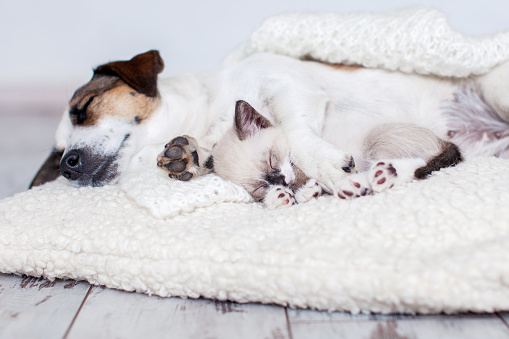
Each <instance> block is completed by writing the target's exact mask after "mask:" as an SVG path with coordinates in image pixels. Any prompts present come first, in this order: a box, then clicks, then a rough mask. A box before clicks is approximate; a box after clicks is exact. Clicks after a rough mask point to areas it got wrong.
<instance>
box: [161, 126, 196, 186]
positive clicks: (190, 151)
mask: <svg viewBox="0 0 509 339" xmlns="http://www.w3.org/2000/svg"><path fill="white" fill-rule="evenodd" d="M198 147H199V146H198V143H197V142H196V140H195V139H194V138H192V137H190V136H187V135H184V136H179V137H176V138H174V139H173V140H171V141H170V142H169V143H167V144H166V145H165V146H164V150H163V151H162V152H161V153H159V155H158V156H157V166H159V167H160V168H161V169H163V170H164V171H166V172H167V173H168V175H169V177H170V178H173V179H177V180H180V181H189V180H191V179H192V178H193V177H194V176H195V175H197V174H198V172H199V170H200V165H199V157H198V152H197V149H198Z"/></svg>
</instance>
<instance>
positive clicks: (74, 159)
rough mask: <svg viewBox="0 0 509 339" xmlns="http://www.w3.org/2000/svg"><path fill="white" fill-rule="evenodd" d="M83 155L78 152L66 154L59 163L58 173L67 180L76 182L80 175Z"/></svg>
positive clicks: (73, 151)
mask: <svg viewBox="0 0 509 339" xmlns="http://www.w3.org/2000/svg"><path fill="white" fill-rule="evenodd" d="M82 158H83V154H81V152H79V151H78V150H71V151H69V152H67V154H66V155H64V157H63V158H62V161H61V162H60V173H62V175H63V176H64V178H66V179H68V180H78V179H79V178H80V176H81V174H82Z"/></svg>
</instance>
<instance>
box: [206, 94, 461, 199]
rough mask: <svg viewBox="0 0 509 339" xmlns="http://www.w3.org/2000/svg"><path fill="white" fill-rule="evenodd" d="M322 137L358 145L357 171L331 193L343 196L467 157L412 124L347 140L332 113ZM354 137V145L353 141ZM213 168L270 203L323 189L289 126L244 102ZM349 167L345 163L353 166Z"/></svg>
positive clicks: (218, 147) (383, 127)
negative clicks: (292, 142) (297, 158)
mask: <svg viewBox="0 0 509 339" xmlns="http://www.w3.org/2000/svg"><path fill="white" fill-rule="evenodd" d="M326 119H327V121H326V122H325V126H326V128H325V129H324V131H323V133H322V135H321V137H322V138H323V139H324V140H325V141H327V142H329V143H330V144H332V145H334V146H336V147H337V148H339V149H346V148H347V147H353V148H354V149H357V150H358V151H356V152H355V151H354V152H353V154H354V157H355V163H354V159H353V158H352V160H351V164H350V166H349V168H351V169H352V171H351V172H352V173H351V174H350V175H349V176H347V177H346V178H345V179H343V180H341V181H340V182H339V184H338V185H337V186H336V187H335V190H334V192H330V193H332V194H334V195H336V196H337V197H339V198H341V199H353V198H357V197H360V196H364V195H368V194H373V193H379V192H383V191H385V190H387V189H390V188H392V187H393V186H395V185H398V184H401V183H405V182H409V181H411V180H414V179H424V178H426V177H427V176H428V175H429V174H431V172H433V171H437V170H439V169H441V168H444V167H448V166H454V165H455V164H457V163H459V162H460V161H462V156H461V153H460V151H459V149H458V147H457V146H456V145H455V144H453V143H451V142H448V141H445V140H442V139H440V138H438V137H437V136H436V135H435V134H434V133H433V132H431V131H430V130H428V129H426V128H423V127H420V126H417V125H414V124H408V123H386V124H381V125H378V126H376V127H374V128H371V129H370V130H367V131H362V129H359V135H360V136H362V137H360V138H358V141H355V140H349V142H348V145H344V144H343V142H341V138H339V136H340V135H341V134H342V133H343V132H344V131H343V130H342V129H344V128H345V127H344V126H343V124H342V123H341V121H340V120H338V119H335V118H334V117H327V118H326ZM352 142H354V144H352ZM212 155H213V159H214V171H215V172H216V174H218V175H219V176H220V177H222V178H224V179H227V180H230V181H232V182H234V183H236V184H239V185H241V186H243V187H244V188H245V189H246V190H247V191H248V192H249V193H250V194H251V196H252V197H253V198H254V199H255V200H256V201H263V203H264V204H265V205H266V206H267V207H269V208H279V207H287V206H291V205H293V204H296V203H305V202H307V201H309V200H311V199H313V198H315V197H318V196H319V195H321V194H322V193H323V190H322V187H320V186H319V185H318V183H317V180H316V179H319V178H309V177H308V176H306V174H305V173H303V172H302V171H301V170H300V169H299V168H298V167H297V166H296V165H295V164H294V163H293V162H292V157H293V155H292V154H291V152H290V148H289V146H288V141H287V139H286V133H285V131H284V130H283V129H282V128H281V127H279V126H277V125H276V124H274V123H273V122H271V121H270V120H268V119H267V118H266V117H264V116H263V115H261V114H260V113H258V112H257V111H256V110H255V109H254V108H253V107H252V106H251V105H250V104H248V103H247V102H245V101H238V102H237V104H236V107H235V118H234V125H233V127H232V128H231V129H230V130H228V131H227V133H226V134H225V135H224V136H223V137H222V138H221V139H220V140H219V142H218V143H217V144H216V145H215V147H214V148H213V150H212ZM349 168H343V170H345V171H347V172H348V171H349Z"/></svg>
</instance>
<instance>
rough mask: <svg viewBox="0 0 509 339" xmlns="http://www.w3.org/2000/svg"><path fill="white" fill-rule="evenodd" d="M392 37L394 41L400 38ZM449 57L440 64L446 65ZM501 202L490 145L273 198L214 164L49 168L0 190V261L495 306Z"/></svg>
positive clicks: (500, 296)
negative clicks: (427, 167)
mask: <svg viewBox="0 0 509 339" xmlns="http://www.w3.org/2000/svg"><path fill="white" fill-rule="evenodd" d="M411 12H412V11H411ZM414 12H415V11H414ZM414 12H412V13H414ZM404 13H407V12H402V14H401V15H402V16H404V15H405V14H404ZM425 13H429V15H430V16H431V17H434V16H436V15H437V13H436V12H434V11H431V12H425ZM433 13H434V14H433ZM366 15H367V17H368V18H372V17H373V16H372V15H371V16H370V15H368V14H366ZM376 17H377V18H379V21H376V20H374V21H373V23H372V24H373V25H375V26H376V25H380V26H379V29H384V28H385V25H386V23H385V22H386V21H384V20H382V19H383V18H384V16H383V15H376ZM388 17H391V18H392V17H394V13H392V14H390V15H389V16H388ZM310 18H315V16H310ZM347 18H350V19H349V20H353V21H354V22H353V23H355V20H354V19H352V18H353V17H349V16H347ZM358 18H359V20H360V19H362V20H365V19H364V16H363V15H360V16H358ZM274 20H276V19H274ZM313 20H314V19H313ZM284 21H285V19H284V17H283V18H282V19H281V22H283V23H284ZM274 22H277V20H276V21H274ZM421 25H423V27H424V28H426V25H425V24H423V23H421ZM266 27H267V26H266V25H264V26H263V27H262V28H261V31H264V30H267V28H266ZM429 29H431V28H429ZM258 32H260V31H258ZM350 34H353V33H352V32H351V33H350ZM451 34H452V33H451ZM453 35H454V36H455V37H457V34H453ZM309 36H310V38H309V39H313V37H314V35H312V34H310V35H309ZM254 37H255V38H254V39H258V41H260V39H261V38H259V37H258V38H256V34H255V35H254ZM268 39H269V38H268V37H267V38H264V39H262V40H267V41H268ZM303 39H304V40H306V39H305V38H304V37H303ZM394 39H396V38H394ZM414 39H417V36H416V37H415V38H414ZM497 39H498V38H497ZM497 39H493V40H490V39H488V38H486V39H485V40H483V41H485V42H486V41H491V42H492V43H502V42H501V41H502V40H500V41H499V40H497ZM396 40H397V39H396ZM417 40H418V39H417ZM507 40H508V39H505V40H504V42H505V43H507ZM415 42H416V43H417V41H415ZM419 43H420V41H419ZM437 43H438V42H437ZM395 46H396V47H395V48H396V50H400V52H401V53H403V54H404V52H403V50H404V49H403V47H405V48H406V47H407V46H408V44H407V43H405V45H404V46H400V47H398V46H399V45H395ZM288 48H289V49H290V47H288ZM313 48H316V49H317V50H319V49H321V47H319V46H316V47H313ZM366 48H368V47H366V46H364V45H362V46H359V49H361V50H365V49H366ZM458 48H459V47H458ZM269 49H270V48H269ZM275 51H276V52H281V51H280V50H275ZM411 51H413V50H412V49H410V50H409V53H410V52H411ZM475 51H478V52H479V53H481V51H480V47H479V48H473V51H472V53H474V52H475ZM286 52H287V53H288V54H291V51H286ZM476 53H477V52H476ZM488 54H489V55H488V56H490V57H487V58H486V60H489V61H490V62H493V60H495V59H496V57H495V56H494V55H495V54H496V53H494V54H493V55H492V53H491V52H489V53H488ZM239 55H240V54H239V51H237V54H236V56H235V57H239ZM422 55H424V54H422ZM422 55H421V54H420V55H418V56H416V55H414V54H411V53H410V54H408V60H407V62H408V63H409V64H412V65H417V64H418V62H419V61H421V58H423V56H422ZM491 56H493V58H491ZM315 57H316V55H315ZM497 57H498V56H497ZM436 58H440V55H437V56H436ZM445 59H447V57H445ZM412 60H413V61H412ZM352 62H357V61H356V60H355V59H352ZM414 62H415V63H414ZM444 62H445V61H444ZM447 65H448V66H447ZM459 65H460V66H461V67H460V68H461V69H463V70H465V69H470V71H469V72H467V73H476V72H480V71H482V70H479V69H474V68H469V66H468V65H465V64H461V63H459ZM449 66H450V67H452V68H454V67H453V66H454V65H450V64H448V63H444V66H443V67H444V72H449V71H452V72H456V71H455V70H453V69H452V68H449ZM476 66H477V65H476ZM491 66H492V64H489V63H488V64H486V65H485V66H483V67H488V68H489V67H491ZM405 67H406V66H405ZM419 67H420V66H419ZM419 67H417V66H415V67H414V69H415V70H417V69H419ZM461 72H464V71H461ZM461 74H464V73H461ZM507 206H509V161H507V160H501V159H496V158H474V159H469V160H467V161H466V162H465V163H462V164H460V165H458V166H457V167H455V168H449V169H445V170H442V171H440V172H439V173H436V174H434V175H433V176H432V177H431V178H430V179H429V180H424V181H416V182H413V183H409V184H407V185H404V186H402V187H398V188H396V189H393V190H390V191H388V192H385V193H382V194H379V195H375V196H368V197H363V198H360V199H357V200H353V201H344V200H339V199H334V198H332V197H326V196H324V197H320V198H319V199H317V200H316V201H312V202H310V203H308V204H302V205H296V206H293V207H290V208H288V209H285V210H277V211H270V210H266V209H264V208H262V207H261V206H260V205H259V204H255V203H252V202H251V199H250V197H249V196H248V194H247V193H246V192H245V191H244V190H242V189H241V188H239V187H238V186H235V185H232V184H230V183H228V182H225V181H223V180H221V179H219V178H218V177H216V176H214V175H208V176H205V177H202V178H199V179H197V180H193V181H191V182H187V183H182V182H176V181H171V180H168V179H167V177H166V176H165V175H164V174H163V173H162V172H161V171H159V170H158V169H156V168H154V169H153V171H146V172H144V173H140V174H139V175H136V176H133V177H126V178H123V180H122V181H121V182H120V183H119V184H117V185H115V186H107V187H102V188H79V189H78V188H74V187H71V186H70V185H69V184H68V183H67V182H66V181H65V180H63V179H59V180H57V181H56V182H53V183H49V184H47V185H44V186H42V187H39V188H35V189H32V190H30V191H27V192H23V193H20V194H17V195H15V196H13V197H10V198H6V199H4V200H2V201H0V271H1V272H6V273H15V274H28V275H33V276H45V277H48V278H72V279H80V280H81V279H84V280H88V281H89V282H91V283H94V284H100V285H105V286H108V287H112V288H118V289H123V290H129V291H132V290H135V291H138V292H143V293H149V294H156V295H160V296H188V297H199V296H202V297H206V298H215V299H220V300H225V299H228V300H233V301H239V302H247V301H255V302H265V303H278V304H283V305H291V306H296V307H310V308H317V309H328V310H347V311H351V312H354V313H355V312H360V311H365V312H385V313H386V312H410V313H416V312H419V313H430V312H460V311H495V310H507V309H509V208H508V207H507Z"/></svg>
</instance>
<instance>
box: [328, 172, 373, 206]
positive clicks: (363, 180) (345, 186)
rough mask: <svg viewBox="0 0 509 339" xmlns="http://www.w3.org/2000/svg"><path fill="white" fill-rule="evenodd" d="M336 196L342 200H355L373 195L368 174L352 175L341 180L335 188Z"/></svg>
mask: <svg viewBox="0 0 509 339" xmlns="http://www.w3.org/2000/svg"><path fill="white" fill-rule="evenodd" d="M334 191H335V195H336V196H337V197H338V198H340V199H346V200H350V199H354V198H359V197H362V196H365V195H369V194H372V193H373V190H372V189H371V184H370V183H369V180H368V176H367V173H366V172H362V173H356V174H352V175H351V176H349V177H347V178H345V179H343V180H341V181H340V182H339V183H338V184H337V185H336V187H335V190H334Z"/></svg>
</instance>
